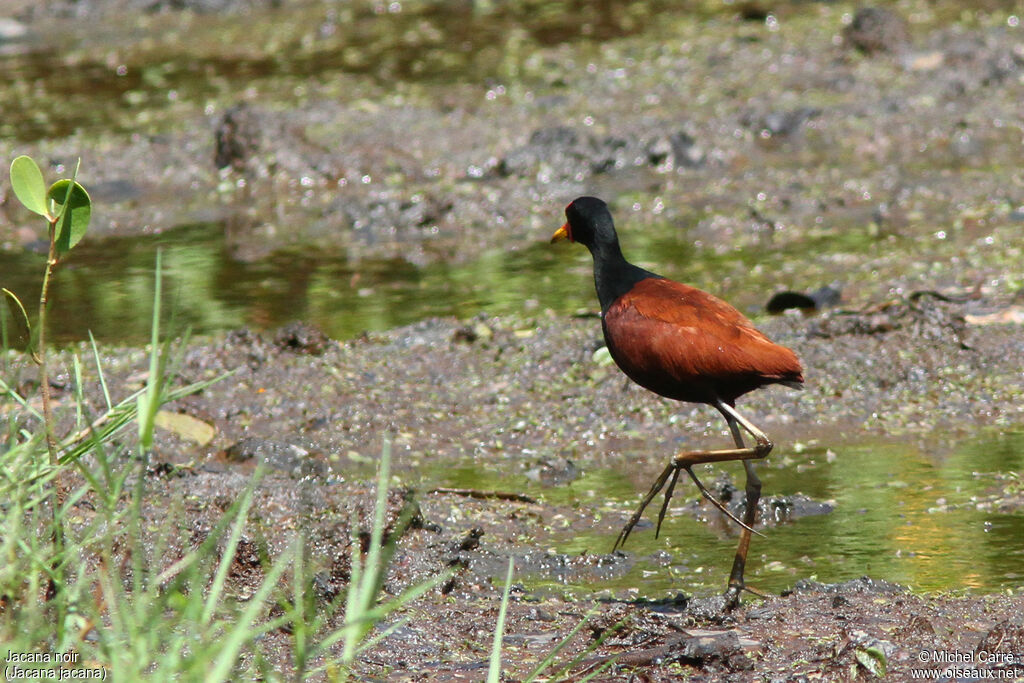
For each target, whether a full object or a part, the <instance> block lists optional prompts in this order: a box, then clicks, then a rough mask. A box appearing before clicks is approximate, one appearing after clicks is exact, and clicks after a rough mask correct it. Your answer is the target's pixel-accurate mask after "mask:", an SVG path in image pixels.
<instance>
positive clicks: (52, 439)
mask: <svg viewBox="0 0 1024 683" xmlns="http://www.w3.org/2000/svg"><path fill="white" fill-rule="evenodd" d="M55 265H57V221H56V220H54V221H51V222H50V251H49V253H48V254H47V256H46V271H45V272H44V274H43V289H42V292H41V293H40V294H39V341H38V349H37V351H38V353H37V358H36V361H37V362H38V363H39V385H40V386H39V389H40V391H41V392H42V396H43V423H44V424H43V426H44V428H45V430H46V449H47V450H48V451H49V453H50V466H51V467H53V468H55V469H56V468H59V467H60V461H59V459H58V457H57V437H56V436H55V435H54V425H53V407H52V406H51V401H50V372H49V368H48V366H47V362H46V360H47V359H46V303H47V300H48V298H49V293H50V273H52V272H53V267H54V266H55ZM53 487H54V495H53V497H51V498H50V513H51V515H52V519H51V526H50V532H51V535H52V539H53V574H52V575H51V577H50V581H49V584H48V586H47V591H46V592H47V598H48V599H50V600H53V599H54V598H55V597H56V596H57V592H58V591H59V590H60V586H61V584H62V583H63V582H62V581H59V580H58V578H59V576H60V565H61V564H62V563H63V561H64V559H63V555H64V524H63V522H62V520H61V518H60V511H61V510H62V509H63V508H64V487H63V481H62V477H61V476H60V472H59V471H58V472H57V476H56V477H54V480H53ZM58 610H60V607H59V606H58ZM63 626H64V615H63V614H60V615H58V619H57V628H58V631H62V630H63ZM61 635H63V634H61Z"/></svg>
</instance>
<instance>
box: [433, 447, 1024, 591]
mask: <svg viewBox="0 0 1024 683" xmlns="http://www.w3.org/2000/svg"><path fill="white" fill-rule="evenodd" d="M787 450H788V449H787V447H786V445H781V446H780V448H779V453H778V454H776V455H773V457H771V458H769V460H768V461H767V462H766V463H765V464H764V465H762V466H760V467H759V469H758V472H759V474H760V476H761V479H762V481H763V483H764V489H763V492H764V495H766V496H776V495H793V494H797V493H803V494H806V495H807V496H810V497H811V498H813V499H815V500H819V501H831V502H833V503H834V504H835V510H834V511H833V512H831V513H828V514H824V515H816V516H808V517H803V518H800V519H796V520H794V521H789V522H783V523H781V524H779V525H777V526H774V527H770V528H767V529H764V528H761V529H760V530H761V531H762V532H763V533H764V534H765V535H766V536H767V538H759V537H755V538H754V539H753V541H752V545H751V551H750V556H749V558H748V565H747V581H748V583H749V584H750V585H751V586H754V587H756V588H759V589H762V590H764V591H769V592H775V593H778V592H780V591H783V590H785V589H787V588H791V587H792V586H793V585H794V584H795V583H796V581H798V580H799V579H815V580H817V581H821V582H838V581H845V580H848V579H854V578H858V577H861V576H864V575H869V576H872V577H884V578H885V579H887V580H889V581H894V582H897V583H900V584H904V585H906V586H909V587H910V588H911V589H913V590H917V591H961V590H969V589H973V590H977V591H979V592H993V591H998V590H1000V589H1008V588H1016V587H1018V586H1019V585H1020V582H1021V579H1022V577H1024V544H1021V542H1020V539H1021V538H1024V514H1021V513H1020V512H1019V511H1017V512H1010V513H1005V512H1001V511H1000V510H999V500H1000V497H1001V496H1003V495H1004V494H1005V492H1007V491H1010V492H1012V491H1014V490H1016V491H1019V490H1020V489H1021V488H1022V486H1024V484H1022V480H1021V478H1020V473H1021V472H1022V471H1024V432H1020V431H1018V432H1009V433H1005V434H995V433H992V434H988V435H985V436H980V437H978V438H974V439H969V440H965V441H963V442H961V443H959V444H956V446H955V448H954V449H953V450H952V452H951V453H950V454H949V455H948V456H946V457H943V458H941V459H937V458H935V457H932V456H931V455H929V453H927V452H925V451H922V450H920V449H919V448H917V447H915V446H913V445H911V444H907V443H898V442H897V443H865V444H860V445H856V446H850V445H836V446H834V447H833V448H832V451H833V453H834V456H835V457H834V458H833V457H831V456H828V457H826V451H825V449H808V450H805V451H804V452H803V453H801V454H800V455H788V456H787V455H785V453H786V451H787ZM791 452H792V451H791V450H790V453H791ZM828 460H831V462H828ZM582 465H583V467H584V470H585V472H584V474H583V476H582V477H580V478H579V479H577V480H576V481H574V482H572V483H571V484H569V485H566V486H560V487H555V488H545V487H543V486H540V485H538V484H535V483H532V482H529V481H528V480H526V479H525V478H517V479H509V478H505V479H502V478H501V476H500V471H495V470H494V469H491V470H490V471H489V472H488V473H487V474H484V475H481V474H480V473H479V472H480V470H479V469H477V468H472V467H466V468H462V469H455V470H449V471H448V474H447V475H444V474H443V473H441V472H438V473H437V476H439V477H442V478H443V480H444V482H445V483H446V484H447V485H451V486H461V487H469V488H481V489H499V490H514V491H520V492H524V493H526V494H528V495H531V496H535V497H537V498H540V499H541V500H543V501H545V502H550V503H557V504H563V505H578V506H580V507H585V508H593V509H594V510H601V509H602V508H604V509H605V510H606V507H605V506H606V505H609V504H610V505H613V506H614V507H615V508H617V509H619V510H622V511H623V512H627V513H628V512H629V511H631V510H632V507H633V506H634V505H635V503H636V502H637V500H638V499H639V497H640V495H641V493H642V492H641V491H637V490H634V489H633V487H632V486H631V485H630V484H629V483H628V481H627V478H626V477H625V476H624V475H623V474H621V473H619V472H617V471H613V470H593V471H586V466H585V463H582ZM726 468H728V469H729V471H730V473H732V474H733V476H734V477H736V478H739V477H741V476H742V474H741V473H742V471H741V470H740V469H739V468H738V467H730V466H724V467H723V468H721V469H726ZM733 470H737V471H736V472H733ZM716 471H718V470H715V469H711V468H709V469H708V471H707V472H705V473H704V476H703V477H702V478H703V479H704V480H705V481H712V480H713V479H714V476H715V474H714V472H716ZM695 493H696V492H695V491H694V490H693V487H692V486H686V487H684V486H682V482H681V484H680V487H679V488H678V489H677V494H676V498H675V499H674V501H673V507H674V508H676V510H675V511H674V512H673V513H670V514H669V516H668V517H667V518H666V521H665V525H664V527H663V529H662V534H661V537H660V538H658V539H655V537H654V532H653V528H652V527H646V528H643V529H637V530H635V531H634V533H633V534H632V535H631V536H630V538H629V541H628V543H627V545H626V548H625V550H626V552H628V553H630V554H633V555H635V557H636V559H637V563H636V565H635V566H634V567H633V568H632V569H631V570H630V571H629V572H628V573H627V574H625V575H620V574H619V573H618V572H616V571H615V570H614V563H612V564H611V566H610V568H601V567H598V568H594V567H592V566H591V567H586V566H584V567H581V568H579V569H578V570H577V571H573V572H570V573H564V572H563V573H560V574H559V575H558V576H557V577H555V578H554V580H553V578H552V576H551V575H550V574H549V573H548V572H534V573H533V574H532V575H531V574H530V573H529V570H524V571H526V573H525V574H523V575H521V576H520V578H521V580H522V581H523V582H524V583H526V584H527V585H529V586H530V587H531V588H533V589H537V590H552V591H555V592H559V593H562V592H564V593H570V594H572V593H575V592H577V591H579V592H580V594H583V593H587V594H589V593H590V592H592V591H594V590H595V589H596V590H598V591H606V592H607V593H609V594H611V595H614V596H616V597H623V598H629V597H646V598H660V597H665V596H666V595H674V594H675V593H677V592H680V591H681V592H685V593H688V594H697V595H701V594H711V593H714V592H717V591H719V590H721V589H723V588H724V586H725V584H726V579H727V576H728V571H729V569H730V567H731V564H732V557H733V553H734V552H735V545H736V533H735V531H734V530H733V529H729V530H728V531H725V532H723V529H725V528H726V526H725V525H724V524H720V523H719V522H720V521H721V520H720V519H716V520H714V521H713V524H709V523H707V522H703V521H698V520H697V519H695V518H694V517H693V516H692V515H691V514H689V513H688V512H684V511H681V510H679V509H678V508H679V507H682V506H684V505H686V506H688V505H689V503H690V502H691V501H693V500H694V499H695V497H696V495H695ZM657 504H660V499H659V500H658V501H657V503H656V504H652V506H651V508H649V509H648V514H647V518H648V519H653V518H654V517H655V516H656V514H657V510H656V508H657ZM714 516H715V517H716V518H717V517H720V516H719V515H718V514H717V513H715V515H714ZM606 526H607V524H602V523H601V522H599V521H598V522H595V524H594V526H592V527H590V528H589V529H588V528H586V525H585V524H584V523H581V524H578V525H573V526H572V528H569V529H563V530H558V529H557V528H556V530H555V531H554V532H553V535H552V538H551V543H550V546H551V548H552V549H553V550H555V551H557V552H558V553H564V554H566V555H569V556H578V555H581V554H583V553H586V554H588V555H594V554H598V555H600V554H605V553H608V552H609V551H610V549H611V547H612V544H613V543H614V541H615V536H616V535H617V533H618V529H617V528H614V529H608V530H605V527H606ZM595 529H600V530H601V531H595Z"/></svg>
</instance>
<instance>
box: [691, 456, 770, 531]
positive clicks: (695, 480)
mask: <svg viewBox="0 0 1024 683" xmlns="http://www.w3.org/2000/svg"><path fill="white" fill-rule="evenodd" d="M683 469H685V470H686V473H687V474H689V475H690V479H693V483H694V484H696V485H697V488H698V489H700V492H701V494H703V496H704V497H705V498H707V499H708V500H709V501H711V503H712V505H714V506H715V507H716V508H718V509H719V510H721V511H722V514H724V515H725V516H726V517H728V518H729V519H731V520H732V521H734V522H736V523H737V524H739V525H740V526H741V527H743V528H744V529H746V530H747V531H749V532H750V533H752V534H757V535H758V536H760V537H761V538H765V535H764V534H762V533H761V532H760V531H758V530H756V529H754V528H752V527H750V526H748V525H747V524H744V523H743V520H741V519H740V518H739V517H737V516H736V515H734V514H733V513H732V512H730V511H729V508H727V507H725V504H724V503H722V502H721V501H719V500H718V499H717V498H715V497H714V496H713V495H712V494H711V491H708V490H707V488H706V487H705V486H704V484H702V483H701V481H700V479H698V478H697V475H696V474H694V473H693V470H692V469H690V468H689V467H685V468H683Z"/></svg>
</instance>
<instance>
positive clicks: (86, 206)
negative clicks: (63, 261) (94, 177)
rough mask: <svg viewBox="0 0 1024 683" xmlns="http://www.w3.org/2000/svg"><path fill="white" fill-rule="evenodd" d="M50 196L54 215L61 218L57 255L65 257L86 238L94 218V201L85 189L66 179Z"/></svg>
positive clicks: (53, 187)
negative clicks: (91, 219) (91, 220)
mask: <svg viewBox="0 0 1024 683" xmlns="http://www.w3.org/2000/svg"><path fill="white" fill-rule="evenodd" d="M48 196H49V198H50V205H51V206H52V207H53V215H55V216H60V220H59V222H58V223H57V253H58V254H59V255H64V254H66V253H68V252H69V251H71V248H72V247H74V246H75V245H76V244H78V242H79V241H80V240H81V239H82V238H83V237H85V231H86V230H87V229H88V228H89V218H90V217H91V216H92V200H91V199H90V198H89V193H88V192H86V191H85V188H84V187H82V186H81V185H79V184H78V183H74V184H72V182H71V181H70V180H66V179H65V180H58V181H57V182H55V183H54V184H53V185H52V186H51V187H50V192H49V195H48Z"/></svg>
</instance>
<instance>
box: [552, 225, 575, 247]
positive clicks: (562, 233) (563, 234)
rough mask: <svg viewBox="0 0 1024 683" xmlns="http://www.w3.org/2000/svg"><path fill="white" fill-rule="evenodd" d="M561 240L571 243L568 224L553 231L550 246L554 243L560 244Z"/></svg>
mask: <svg viewBox="0 0 1024 683" xmlns="http://www.w3.org/2000/svg"><path fill="white" fill-rule="evenodd" d="M562 240H569V241H570V242H572V235H571V234H569V224H568V223H566V224H565V225H563V226H562V227H560V228H559V229H558V230H556V231H555V234H554V235H552V236H551V244H554V243H555V242H561V241H562Z"/></svg>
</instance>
